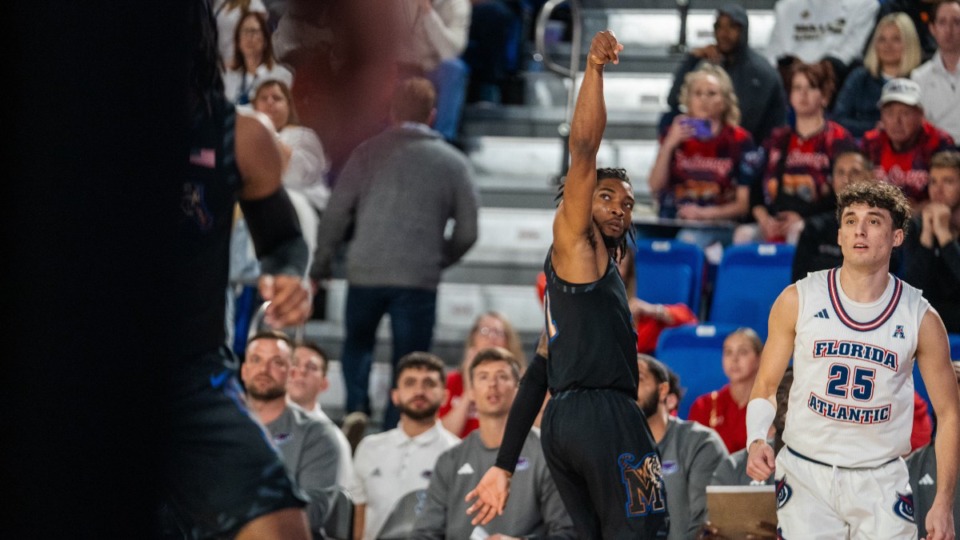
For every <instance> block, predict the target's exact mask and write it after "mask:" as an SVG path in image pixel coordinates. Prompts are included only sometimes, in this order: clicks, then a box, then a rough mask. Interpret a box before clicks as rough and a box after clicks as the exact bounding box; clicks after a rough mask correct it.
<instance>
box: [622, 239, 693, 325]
mask: <svg viewBox="0 0 960 540" xmlns="http://www.w3.org/2000/svg"><path fill="white" fill-rule="evenodd" d="M703 262H704V257H703V250H702V249H701V248H700V247H699V246H696V245H694V244H687V243H684V242H678V241H675V240H658V239H640V240H637V256H636V261H635V263H634V266H635V268H636V275H637V297H638V298H640V299H642V300H645V301H647V302H651V303H654V304H677V303H684V304H686V305H687V306H688V307H689V308H690V309H691V310H692V311H693V312H694V313H699V312H700V294H701V293H700V291H701V286H702V284H703Z"/></svg>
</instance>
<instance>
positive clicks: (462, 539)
mask: <svg viewBox="0 0 960 540" xmlns="http://www.w3.org/2000/svg"><path fill="white" fill-rule="evenodd" d="M497 450H498V448H487V447H485V446H484V445H483V442H481V440H480V434H479V433H478V432H477V431H474V432H473V433H471V434H470V435H467V437H466V438H465V439H464V440H463V442H461V443H460V444H458V445H457V446H454V447H453V448H451V449H449V450H447V451H446V452H444V453H443V454H441V455H440V457H439V458H438V459H437V465H436V467H435V468H434V470H433V475H432V476H431V478H430V486H429V487H428V488H427V500H426V501H425V502H424V507H423V511H421V512H420V514H419V515H418V516H417V521H416V525H415V527H414V531H413V534H412V535H411V536H410V538H411V539H417V540H429V539H444V538H446V539H457V540H467V539H468V538H470V536H471V534H472V533H473V530H474V526H473V525H470V521H471V519H473V516H468V515H467V508H468V506H469V505H468V504H467V503H466V502H465V501H464V498H465V497H466V496H467V493H469V492H470V491H471V490H473V488H475V487H476V486H477V483H479V482H480V478H482V477H483V475H484V473H486V472H487V469H489V468H490V467H491V466H493V463H494V461H496V458H497ZM483 529H484V530H485V531H486V532H487V533H488V534H490V535H493V534H497V533H499V534H505V535H508V536H516V537H522V538H551V539H553V538H555V539H566V538H569V539H574V538H576V531H575V530H574V528H573V522H572V521H571V520H570V516H569V515H568V514H567V510H566V508H564V506H563V501H561V500H560V494H559V493H558V492H557V487H556V485H554V483H553V479H552V478H551V477H550V471H549V470H547V462H546V459H545V458H544V457H543V451H542V450H541V447H540V438H539V437H537V436H536V435H535V434H533V433H530V434H528V435H527V439H526V441H525V442H524V444H523V450H522V451H521V453H520V459H519V460H518V461H517V469H516V471H515V472H514V473H513V478H512V479H511V481H510V498H509V499H507V506H506V507H505V508H504V511H503V515H502V516H497V517H495V518H493V520H492V521H491V522H490V523H488V524H486V525H484V526H483Z"/></svg>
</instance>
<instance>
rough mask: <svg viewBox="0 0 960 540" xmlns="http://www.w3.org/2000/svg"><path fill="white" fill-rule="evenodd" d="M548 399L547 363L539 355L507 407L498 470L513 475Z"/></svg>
mask: <svg viewBox="0 0 960 540" xmlns="http://www.w3.org/2000/svg"><path fill="white" fill-rule="evenodd" d="M546 395H547V359H546V358H544V357H543V356H540V355H539V354H538V355H536V356H534V357H533V361H532V362H530V366H528V367H527V372H526V373H524V374H523V379H521V380H520V390H519V391H518V392H517V399H516V400H514V402H513V406H512V407H510V416H508V417H507V427H506V429H505V431H504V434H503V442H502V443H501V444H500V451H499V452H497V461H496V463H494V465H496V466H497V467H500V468H501V469H503V470H505V471H507V472H509V473H511V474H513V470H514V468H516V466H517V460H518V459H520V451H521V450H522V449H523V443H524V441H526V440H527V433H530V427H531V426H533V421H534V420H536V418H537V414H539V413H540V407H541V406H542V405H543V398H545V397H546Z"/></svg>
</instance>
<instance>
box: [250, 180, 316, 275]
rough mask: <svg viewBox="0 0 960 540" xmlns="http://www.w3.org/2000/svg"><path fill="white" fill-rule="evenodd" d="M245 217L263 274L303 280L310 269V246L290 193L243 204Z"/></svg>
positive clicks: (281, 193) (281, 189)
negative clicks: (308, 250) (305, 238)
mask: <svg viewBox="0 0 960 540" xmlns="http://www.w3.org/2000/svg"><path fill="white" fill-rule="evenodd" d="M240 209H241V210H243V217H244V219H246V220H247V224H248V225H249V226H250V237H251V238H252V239H253V246H254V248H256V251H257V258H258V259H260V269H261V271H262V272H263V273H264V274H271V275H274V274H289V275H293V276H302V275H303V273H304V272H305V271H306V269H307V260H308V259H309V255H310V254H309V253H308V252H307V244H306V242H304V240H303V234H302V233H301V231H300V221H299V220H298V219H297V212H296V210H294V208H293V203H291V202H290V197H289V196H288V195H287V190H285V189H283V188H280V189H278V190H277V191H275V192H273V193H272V194H270V195H267V196H266V197H264V198H262V199H257V200H252V201H245V200H241V201H240Z"/></svg>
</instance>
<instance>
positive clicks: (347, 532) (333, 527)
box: [322, 487, 354, 540]
mask: <svg viewBox="0 0 960 540" xmlns="http://www.w3.org/2000/svg"><path fill="white" fill-rule="evenodd" d="M353 509H354V508H353V498H351V497H350V493H349V492H348V491H347V490H346V489H344V488H342V487H338V488H337V495H336V497H335V498H334V500H333V507H332V508H331V509H330V516H329V517H328V518H327V522H326V523H324V525H323V535H322V538H325V539H327V540H353Z"/></svg>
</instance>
